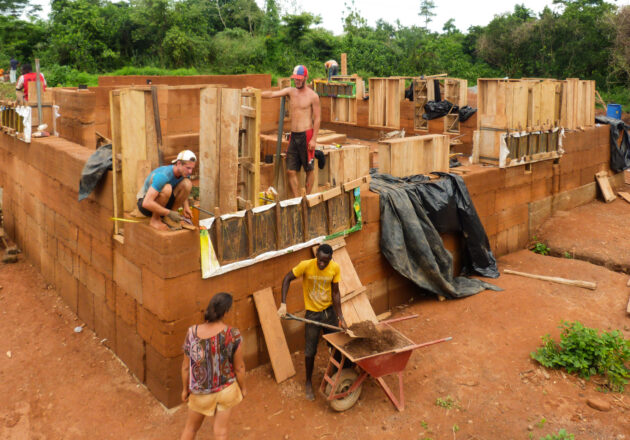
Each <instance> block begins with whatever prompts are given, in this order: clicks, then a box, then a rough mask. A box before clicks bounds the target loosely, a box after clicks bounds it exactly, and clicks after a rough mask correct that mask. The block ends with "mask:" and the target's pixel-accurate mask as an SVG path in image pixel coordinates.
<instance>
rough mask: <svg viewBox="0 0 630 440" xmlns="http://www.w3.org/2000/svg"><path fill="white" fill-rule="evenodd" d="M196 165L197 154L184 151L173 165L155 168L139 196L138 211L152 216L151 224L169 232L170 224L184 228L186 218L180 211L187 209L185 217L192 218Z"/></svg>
mask: <svg viewBox="0 0 630 440" xmlns="http://www.w3.org/2000/svg"><path fill="white" fill-rule="evenodd" d="M196 163H197V156H195V153H193V152H192V151H190V150H184V151H180V153H179V154H178V155H177V158H176V159H175V160H174V161H173V162H172V165H165V166H162V167H159V168H156V169H154V170H153V171H151V174H149V177H147V178H146V180H145V181H144V185H143V186H142V189H140V191H138V195H137V196H136V197H137V199H138V210H139V211H140V212H141V213H142V214H144V215H146V216H147V217H151V220H150V221H149V224H150V225H151V226H152V227H154V228H155V229H158V230H160V231H168V230H169V227H168V226H167V224H168V223H170V224H171V225H177V226H179V228H178V229H181V224H180V222H181V221H182V215H180V214H179V212H177V210H178V209H179V208H183V215H184V217H186V218H189V219H190V218H192V212H191V211H190V206H189V204H188V196H189V195H190V190H191V189H192V181H191V180H190V176H191V175H192V173H193V171H194V169H195V164H196ZM163 218H164V219H163ZM166 222H168V223H167V224H165V223H166Z"/></svg>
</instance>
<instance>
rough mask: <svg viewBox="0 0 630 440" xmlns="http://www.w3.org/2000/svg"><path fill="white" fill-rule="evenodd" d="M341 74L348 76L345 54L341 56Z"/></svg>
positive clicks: (346, 56)
mask: <svg viewBox="0 0 630 440" xmlns="http://www.w3.org/2000/svg"><path fill="white" fill-rule="evenodd" d="M341 74H342V75H344V76H346V75H347V74H348V55H347V54H346V53H345V52H344V53H342V54H341Z"/></svg>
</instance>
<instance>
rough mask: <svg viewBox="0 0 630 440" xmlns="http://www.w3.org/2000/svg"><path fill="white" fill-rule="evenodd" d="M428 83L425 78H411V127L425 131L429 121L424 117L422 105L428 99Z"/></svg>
mask: <svg viewBox="0 0 630 440" xmlns="http://www.w3.org/2000/svg"><path fill="white" fill-rule="evenodd" d="M428 93H429V90H428V84H427V80H426V79H422V78H414V79H413V107H414V110H413V128H414V130H423V131H426V130H428V129H429V121H428V120H427V119H424V118H423V117H422V115H423V114H424V105H425V104H426V103H427V102H428V101H429V97H428Z"/></svg>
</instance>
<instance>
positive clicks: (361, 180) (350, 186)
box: [343, 175, 371, 192]
mask: <svg viewBox="0 0 630 440" xmlns="http://www.w3.org/2000/svg"><path fill="white" fill-rule="evenodd" d="M370 179H371V178H370V176H369V175H366V176H363V177H359V178H358V179H354V180H351V181H350V182H346V183H344V184H343V190H344V191H346V192H347V191H350V190H351V189H354V188H356V187H358V186H361V185H363V184H364V183H370Z"/></svg>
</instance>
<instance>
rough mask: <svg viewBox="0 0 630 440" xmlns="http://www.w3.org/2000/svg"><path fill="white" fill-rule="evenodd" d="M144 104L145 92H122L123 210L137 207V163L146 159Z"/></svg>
mask: <svg viewBox="0 0 630 440" xmlns="http://www.w3.org/2000/svg"><path fill="white" fill-rule="evenodd" d="M144 112H145V103H144V92H143V91H142V90H133V89H124V90H121V92H120V146H121V151H120V153H121V156H122V188H123V189H122V191H123V208H124V210H125V212H130V211H132V210H133V209H134V208H135V207H136V202H137V199H136V195H137V193H138V189H137V188H136V184H137V181H138V178H137V172H138V161H139V160H146V158H147V145H146V132H145V123H146V120H145V113H144Z"/></svg>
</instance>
